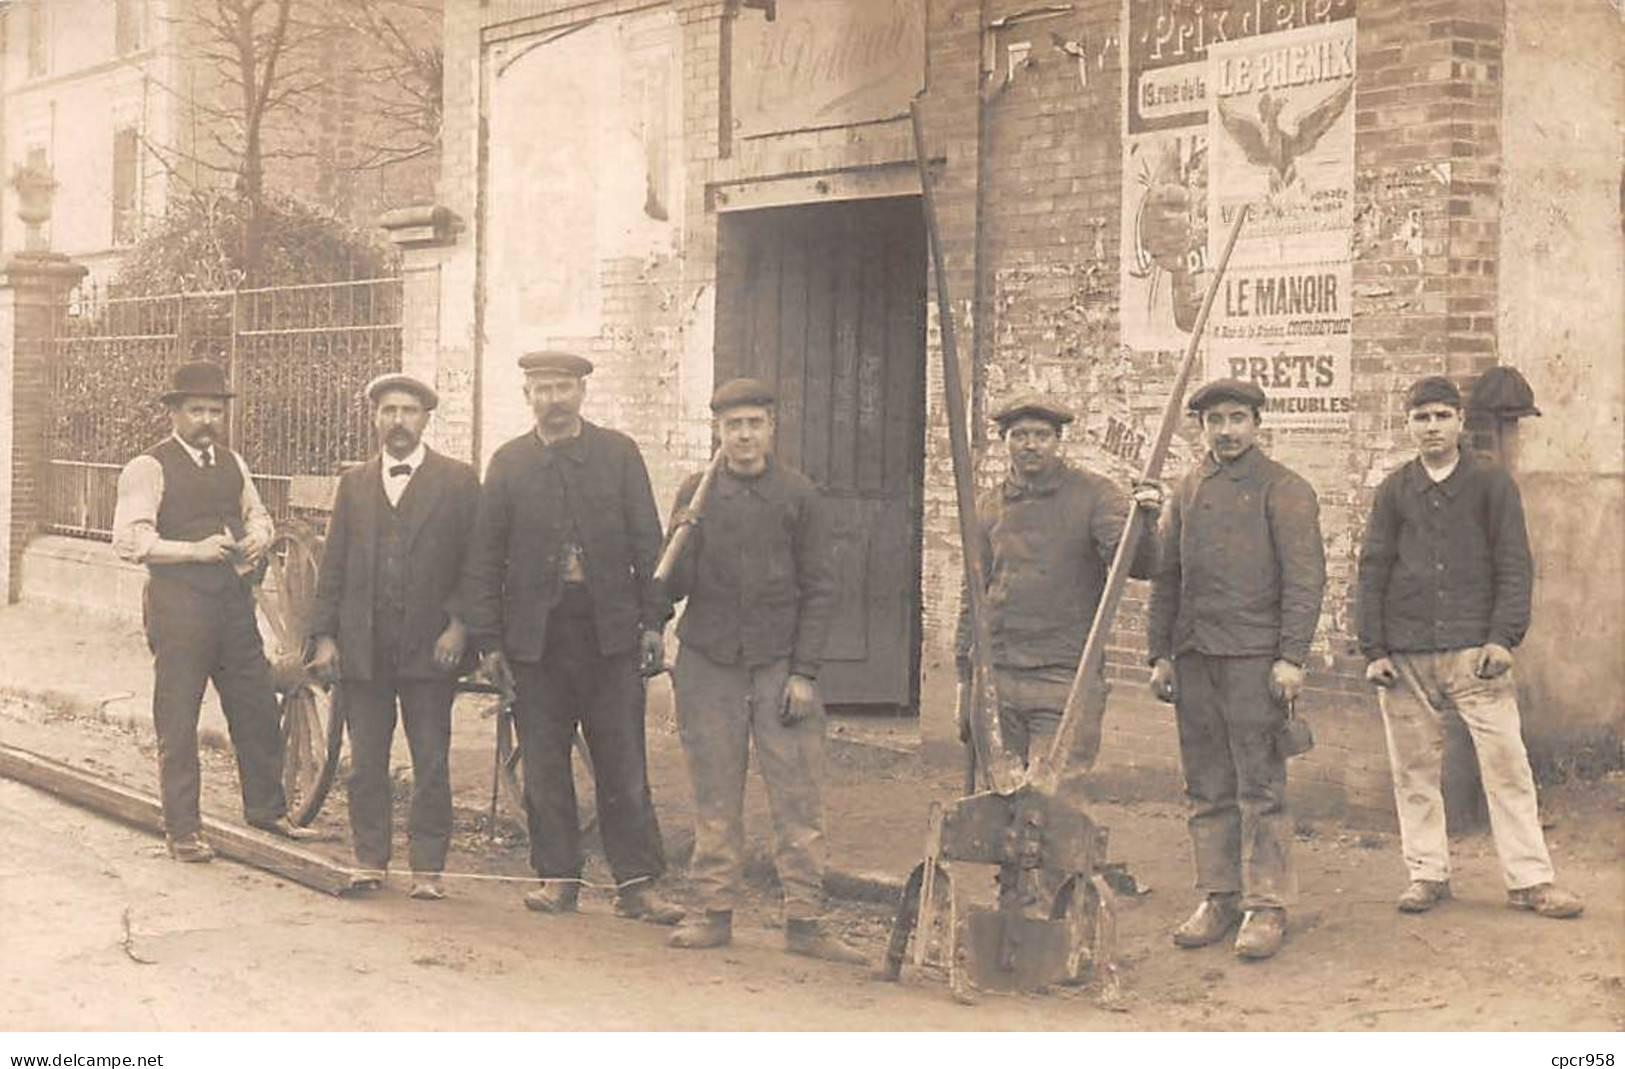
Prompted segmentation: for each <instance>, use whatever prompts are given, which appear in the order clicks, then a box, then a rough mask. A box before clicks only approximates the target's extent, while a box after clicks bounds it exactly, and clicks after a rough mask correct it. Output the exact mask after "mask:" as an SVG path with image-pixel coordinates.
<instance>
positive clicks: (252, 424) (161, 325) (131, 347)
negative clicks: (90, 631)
mask: <svg viewBox="0 0 1625 1069" xmlns="http://www.w3.org/2000/svg"><path fill="white" fill-rule="evenodd" d="M57 324H58V325H57V330H56V332H55V336H54V338H53V340H52V343H51V344H52V349H53V351H52V354H51V410H52V411H51V422H50V428H49V431H48V433H49V435H50V442H49V447H50V453H49V456H50V465H49V472H48V479H49V484H48V493H47V507H48V511H47V525H48V527H49V528H50V530H52V531H53V532H56V533H59V534H68V535H75V536H79V537H85V538H101V539H107V538H110V537H112V520H113V504H114V500H115V498H116V496H117V485H118V473H119V470H120V469H121V468H122V467H123V465H124V463H125V462H126V461H128V460H129V459H130V458H131V457H132V456H135V455H136V454H138V453H140V452H143V451H144V450H146V449H149V448H151V447H152V446H153V445H154V444H156V443H157V442H159V441H160V440H162V438H163V437H164V435H166V434H168V433H169V421H168V417H167V416H166V415H165V413H164V409H163V406H162V405H161V404H159V402H158V400H157V398H158V395H159V394H161V393H163V391H164V386H165V384H166V383H167V382H168V381H169V376H170V373H171V372H172V371H173V370H174V369H175V367H177V366H178V365H180V364H183V363H186V362H187V361H189V360H215V361H218V362H219V363H221V364H223V365H224V366H225V368H226V374H227V380H228V381H229V382H230V383H231V384H232V388H233V390H234V391H235V393H236V395H237V396H236V398H235V399H234V400H233V402H232V405H231V411H230V418H229V422H228V435H227V441H228V443H229V444H230V445H231V447H232V448H233V449H235V450H236V451H237V452H239V453H241V454H242V455H243V458H244V459H245V460H246V461H247V462H248V465H249V467H250V468H251V469H252V470H253V472H254V475H255V482H256V484H257V485H258V487H259V490H260V494H261V496H262V497H263V498H264V499H265V504H266V507H267V508H269V509H270V510H271V513H272V515H273V516H275V517H276V518H277V519H278V520H283V519H286V518H287V517H288V515H289V500H288V490H289V486H290V483H291V482H292V480H293V477H295V476H301V475H319V476H325V475H333V474H336V473H337V472H338V471H339V469H340V467H341V466H342V465H344V464H346V463H349V462H352V461H355V460H359V459H361V458H363V457H366V456H368V455H369V454H370V453H371V452H372V447H373V432H372V426H371V421H370V420H369V418H368V416H367V413H366V410H365V407H364V406H363V405H362V404H361V403H360V398H361V390H362V387H363V386H365V384H366V383H367V381H368V380H369V379H371V378H372V377H373V376H375V375H379V374H382V373H384V372H386V371H398V370H400V367H401V282H400V279H399V278H375V279H363V280H358V281H351V282H333V283H318V284H312V285H301V286H276V287H270V288H264V289H252V290H225V291H217V292H206V293H173V294H166V295H162V296H156V297H120V296H109V295H107V294H105V293H102V292H99V291H97V290H96V289H94V288H92V287H89V286H84V287H81V288H80V289H78V290H76V291H74V292H73V293H72V294H71V295H70V297H69V299H68V301H67V302H66V304H65V306H64V307H63V308H62V309H61V315H60V316H59V317H58V318H57Z"/></svg>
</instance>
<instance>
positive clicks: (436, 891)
mask: <svg viewBox="0 0 1625 1069" xmlns="http://www.w3.org/2000/svg"><path fill="white" fill-rule="evenodd" d="M407 894H408V896H409V897H411V898H416V899H419V900H420V901H424V902H438V901H440V900H441V899H442V898H445V897H446V885H445V884H443V883H441V882H440V873H438V872H414V873H412V890H410V891H409V892H407Z"/></svg>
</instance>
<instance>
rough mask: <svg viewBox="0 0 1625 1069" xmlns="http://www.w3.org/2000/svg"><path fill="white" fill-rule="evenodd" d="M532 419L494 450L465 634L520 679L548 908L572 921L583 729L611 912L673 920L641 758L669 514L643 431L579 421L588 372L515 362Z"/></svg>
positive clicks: (523, 749) (539, 897) (471, 561)
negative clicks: (575, 775) (660, 503)
mask: <svg viewBox="0 0 1625 1069" xmlns="http://www.w3.org/2000/svg"><path fill="white" fill-rule="evenodd" d="M519 367H520V369H521V370H522V371H523V372H524V374H525V386H524V390H525V399H526V400H527V401H529V402H530V406H531V409H532V411H533V412H534V413H535V416H536V426H535V427H534V428H532V429H531V430H529V431H526V432H525V433H524V434H521V435H520V436H519V437H517V438H514V439H512V440H511V441H509V442H506V443H504V444H503V445H502V447H501V448H499V449H498V450H497V451H496V453H495V455H493V456H492V457H491V463H490V466H489V467H488V468H487V469H486V473H485V485H484V486H483V487H482V488H481V491H480V506H479V519H478V521H477V522H476V524H475V529H474V544H473V548H472V549H471V550H470V552H469V556H468V563H467V565H466V568H465V571H464V602H465V605H466V608H467V614H468V619H467V623H468V627H469V632H470V634H471V635H472V637H473V639H474V641H475V643H476V645H477V646H478V648H479V649H480V650H482V651H484V652H487V654H488V657H487V662H488V665H489V667H490V668H491V669H492V671H494V672H496V673H497V674H499V675H501V674H505V673H508V672H510V671H511V674H512V677H513V681H514V685H515V688H516V690H517V700H516V701H515V704H514V717H515V723H516V726H517V727H518V729H519V750H520V755H521V759H522V760H523V762H524V769H525V816H526V823H527V825H528V827H529V831H530V862H531V867H532V868H533V869H534V870H535V872H536V875H537V876H539V877H541V885H540V886H539V887H537V888H536V889H535V890H533V891H531V892H529V893H528V894H526V895H525V906H526V907H527V908H529V909H532V910H535V911H537V912H540V913H565V912H573V911H574V910H575V908H576V904H577V898H578V897H579V893H580V885H581V868H582V863H583V857H582V851H581V841H580V840H581V830H580V826H579V817H578V816H577V813H576V795H575V784H574V780H573V779H572V777H571V772H570V760H571V756H570V749H571V742H572V740H573V739H574V738H575V733H576V727H577V725H578V724H579V725H580V728H581V733H582V734H583V735H584V736H585V738H586V740H587V750H588V752H589V753H590V754H591V755H592V766H593V777H594V779H595V781H596V787H597V795H598V826H599V830H600V834H601V836H602V839H603V843H604V853H605V854H606V855H607V857H608V860H609V867H610V871H611V873H612V874H613V875H614V878H615V884H616V888H617V890H616V896H615V912H616V913H617V914H618V915H620V916H622V917H629V918H633V919H639V920H645V921H649V922H651V923H655V924H675V923H676V922H677V921H678V920H679V919H680V918H681V916H682V911H681V910H680V909H678V908H677V907H675V906H673V905H671V904H670V903H669V902H666V901H665V900H663V899H662V898H661V897H660V896H659V895H658V894H656V892H655V889H654V882H655V881H656V880H657V879H659V877H660V876H661V874H662V873H663V872H664V871H665V868H666V859H665V851H664V849H663V847H662V845H661V842H660V828H659V826H658V825H657V824H656V823H655V811H654V802H653V799H652V798H651V796H650V793H649V780H648V772H647V767H646V764H645V760H646V759H645V753H644V725H643V715H644V694H643V678H642V677H643V676H644V675H647V674H652V673H654V672H657V671H659V670H660V668H661V665H662V660H663V651H662V639H661V633H662V630H663V628H664V626H665V621H666V619H667V618H668V616H669V608H668V607H667V605H666V604H665V603H664V602H663V601H662V600H661V599H660V597H659V595H658V594H657V593H656V591H655V585H654V567H655V561H656V558H657V556H658V554H659V552H660V516H659V513H658V512H657V511H656V509H655V500H654V491H653V490H652V489H651V488H650V486H649V472H648V469H647V468H646V467H645V466H644V463H643V454H642V453H640V452H639V451H638V447H637V444H636V443H634V442H633V441H632V439H631V438H629V437H627V436H626V435H624V434H621V433H620V432H618V431H612V430H610V429H608V428H607V427H600V426H598V425H596V424H594V423H591V422H589V421H587V420H584V419H582V418H581V405H582V402H583V400H584V399H585V398H586V394H587V383H586V378H587V376H588V375H589V374H591V372H592V363H591V362H590V361H588V360H586V359H585V358H584V357H580V356H576V355H575V354H573V353H562V352H553V351H542V352H533V353H527V354H525V355H524V356H522V357H520V359H519Z"/></svg>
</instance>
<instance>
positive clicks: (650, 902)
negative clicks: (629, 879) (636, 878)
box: [615, 883, 683, 924]
mask: <svg viewBox="0 0 1625 1069" xmlns="http://www.w3.org/2000/svg"><path fill="white" fill-rule="evenodd" d="M615 916H617V917H625V918H626V919H627V920H633V921H648V922H649V923H650V924H676V923H677V922H678V921H680V920H682V919H683V908H682V907H681V906H679V905H677V904H676V903H674V902H670V901H667V900H666V899H664V898H661V897H660V896H659V895H658V894H656V893H655V889H654V887H653V886H652V885H650V884H647V883H640V884H634V885H633V886H631V887H624V888H622V889H621V890H620V891H619V892H618V893H617V894H616V895H615Z"/></svg>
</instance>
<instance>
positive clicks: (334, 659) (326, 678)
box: [305, 635, 339, 686]
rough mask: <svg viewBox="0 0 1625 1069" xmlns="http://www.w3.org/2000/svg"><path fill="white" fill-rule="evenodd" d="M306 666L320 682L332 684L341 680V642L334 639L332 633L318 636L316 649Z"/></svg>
mask: <svg viewBox="0 0 1625 1069" xmlns="http://www.w3.org/2000/svg"><path fill="white" fill-rule="evenodd" d="M305 667H306V668H308V669H309V670H310V674H311V675H313V676H315V677H316V681H317V682H319V683H325V684H327V685H328V686H332V685H333V684H334V683H337V682H338V681H339V644H338V643H337V642H335V641H333V636H332V635H317V636H316V649H315V650H314V651H313V652H312V653H311V655H310V663H308V664H307V665H305Z"/></svg>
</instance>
